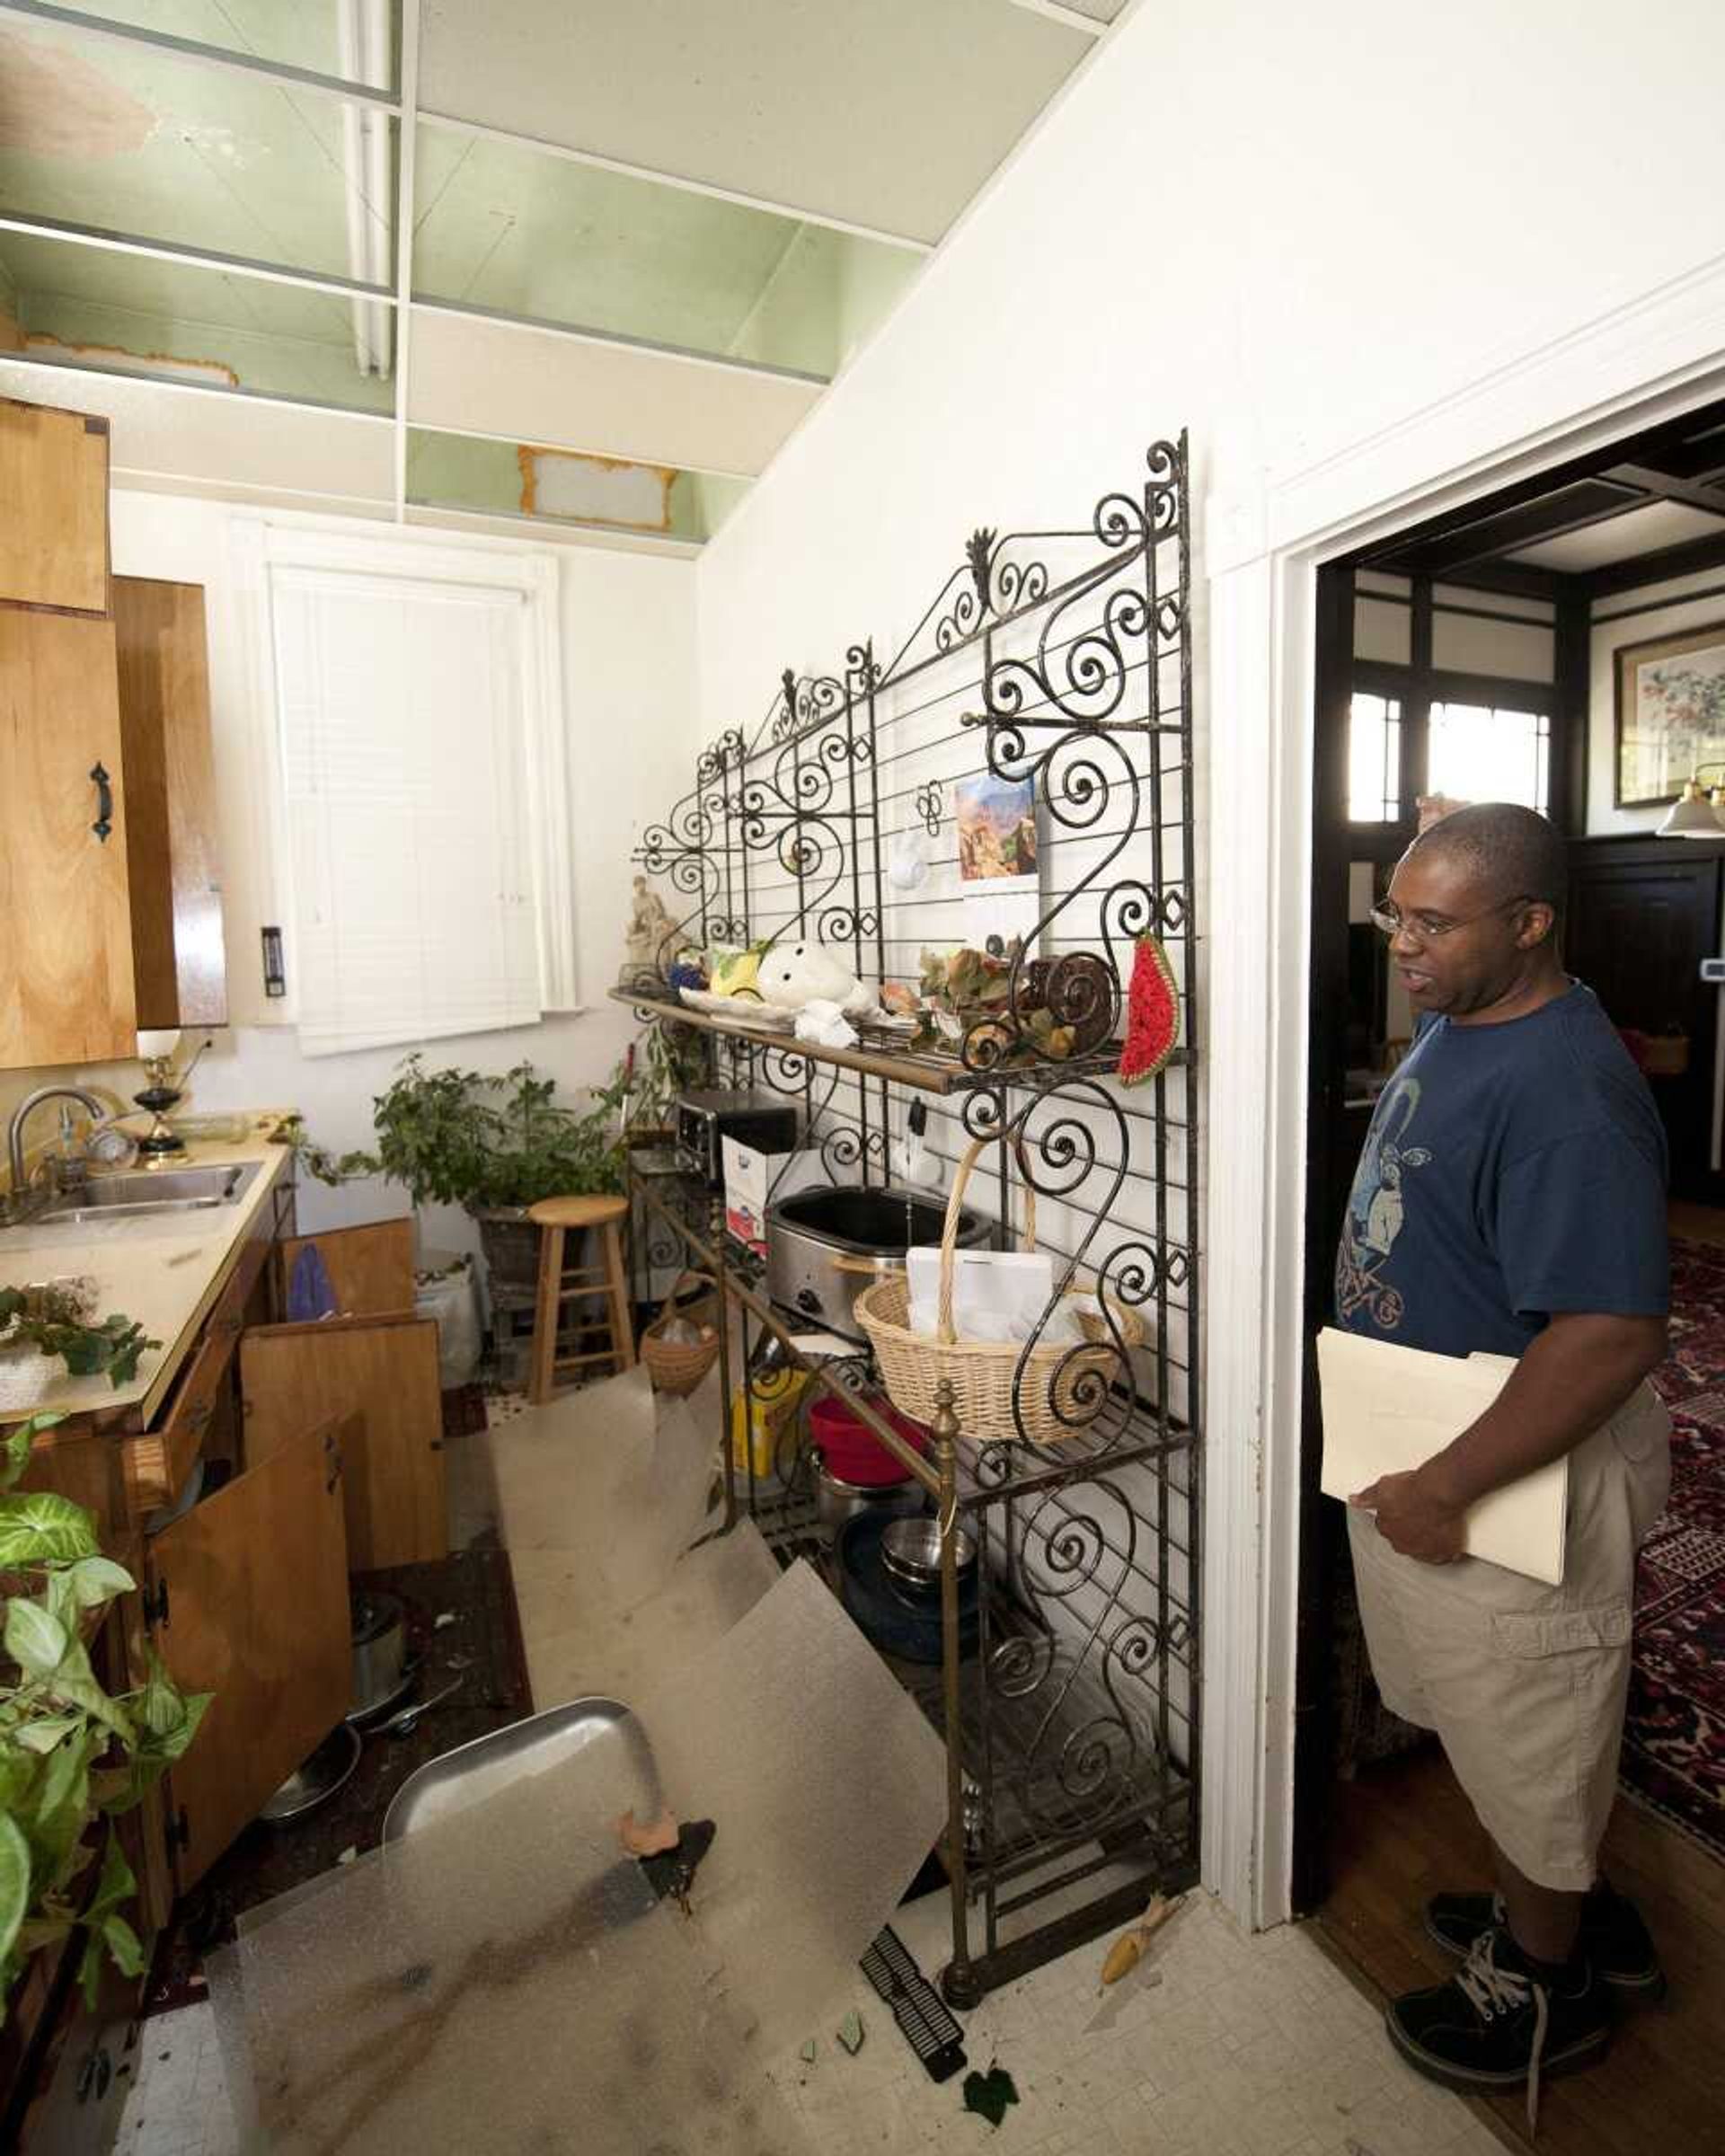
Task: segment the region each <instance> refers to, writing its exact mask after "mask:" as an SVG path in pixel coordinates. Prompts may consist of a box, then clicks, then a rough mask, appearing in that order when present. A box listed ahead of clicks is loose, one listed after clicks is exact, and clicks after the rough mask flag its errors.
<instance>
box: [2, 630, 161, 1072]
mask: <svg viewBox="0 0 1725 2156" xmlns="http://www.w3.org/2000/svg"><path fill="white" fill-rule="evenodd" d="M117 680H118V670H117V667H116V662H115V655H114V627H113V623H111V622H108V621H96V620H90V619H85V618H83V617H81V616H79V615H76V614H47V613H39V612H36V611H33V610H32V609H30V608H26V607H19V606H0V1069H15V1068H17V1067H19V1066H21V1065H31V1064H56V1063H105V1062H111V1061H113V1060H115V1059H117V1058H121V1057H126V1056H133V1055H135V1054H136V1053H137V1002H136V997H135V994H134V989H133V977H132V947H131V912H130V901H129V895H128V883H127V844H128V831H127V823H126V796H125V787H124V782H123V773H124V757H123V754H122V749H121V744H120V725H119V694H118V688H117Z"/></svg>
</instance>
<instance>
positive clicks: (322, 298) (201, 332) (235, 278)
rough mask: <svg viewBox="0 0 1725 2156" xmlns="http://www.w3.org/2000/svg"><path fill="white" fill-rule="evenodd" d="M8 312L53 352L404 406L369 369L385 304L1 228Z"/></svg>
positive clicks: (384, 321)
mask: <svg viewBox="0 0 1725 2156" xmlns="http://www.w3.org/2000/svg"><path fill="white" fill-rule="evenodd" d="M0 314H6V315H9V316H10V317H11V319H12V321H13V323H15V324H16V325H17V328H18V329H19V330H20V331H22V332H23V334H24V335H25V336H26V337H27V338H28V339H29V340H30V342H31V347H32V349H35V348H38V347H40V356H41V357H43V358H54V357H60V358H81V359H84V360H86V361H88V362H90V363H92V364H94V365H98V366H102V367H111V368H112V369H115V370H124V371H126V372H128V373H131V372H137V373H140V374H168V375H176V376H187V375H190V376H201V377H203V378H204V379H206V380H207V381H209V382H211V383H216V384H225V385H226V386H227V387H230V388H237V389H250V390H258V391H261V392H263V393H266V394H268V395H270V396H279V397H292V398H294V399H296V401H298V402H303V403H314V404H337V405H342V406H347V407H350V408H351V409H353V410H355V411H393V410H394V385H393V384H392V383H391V382H390V381H388V380H387V379H385V378H384V377H383V376H379V375H377V374H376V373H363V372H361V370H360V365H359V359H358V349H359V341H358V340H359V332H360V330H361V328H362V327H363V331H364V335H365V338H366V349H367V353H368V354H369V353H370V352H372V351H373V350H374V349H375V350H376V351H377V352H378V353H379V354H380V355H381V357H382V358H383V361H384V363H385V365H386V364H387V358H388V353H389V340H390V338H391V336H392V334H393V331H394V323H393V319H392V316H393V310H392V309H390V308H389V307H387V306H385V305H383V304H382V303H380V302H378V301H375V300H355V299H352V298H349V297H348V296H345V295H342V296H338V295H336V294H333V293H329V292H316V291H311V290H308V289H306V288H305V287H303V286H299V285H289V284H277V283H272V282H270V280H269V279H267V278H256V277H245V276H242V275H239V274H237V273H235V272H233V271H229V270H206V269H201V268H196V267H193V266H192V265H191V264H190V263H184V262H171V261H157V260H155V259H154V258H153V257H150V256H147V255H138V254H125V253H119V252H115V251H114V250H112V249H110V248H106V247H86V246H82V245H79V244H77V243H75V242H73V241H70V240H47V239H41V238H39V237H37V236H35V235H33V234H22V233H13V232H0Z"/></svg>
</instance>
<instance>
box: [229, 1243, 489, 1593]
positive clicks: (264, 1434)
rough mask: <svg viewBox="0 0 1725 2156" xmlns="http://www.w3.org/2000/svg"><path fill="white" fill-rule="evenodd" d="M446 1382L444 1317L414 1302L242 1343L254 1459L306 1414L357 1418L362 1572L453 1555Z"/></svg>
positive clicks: (352, 1541)
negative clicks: (441, 1356)
mask: <svg viewBox="0 0 1725 2156" xmlns="http://www.w3.org/2000/svg"><path fill="white" fill-rule="evenodd" d="M320 1240H327V1239H320ZM441 1384H442V1381H441V1374H440V1372H439V1370H438V1326H437V1321H436V1319H435V1318H417V1317H415V1316H414V1314H413V1312H412V1311H411V1310H406V1311H400V1312H395V1313H394V1314H392V1315H385V1316H381V1317H369V1318H324V1319H323V1320H322V1321H319V1322H317V1323H314V1324H305V1325H266V1326H263V1327H261V1328H260V1329H259V1330H257V1331H255V1332H248V1333H246V1334H245V1335H244V1336H243V1338H242V1339H241V1341H240V1391H241V1393H242V1395H243V1400H244V1402H245V1456H246V1459H247V1461H248V1462H252V1464H253V1465H255V1464H256V1463H258V1462H261V1461H265V1460H269V1459H271V1458H273V1457H274V1455H275V1454H277V1453H278V1452H279V1450H280V1449H281V1447H282V1446H283V1445H288V1444H291V1443H292V1442H293V1440H294V1439H295V1437H296V1435H297V1434H298V1433H299V1432H300V1431H301V1430H303V1429H304V1428H305V1425H306V1423H307V1422H308V1421H311V1420H315V1419H319V1418H329V1417H351V1418H353V1419H352V1421H351V1422H350V1423H349V1425H348V1427H347V1429H346V1432H345V1435H344V1438H343V1443H342V1452H343V1455H344V1458H345V1462H346V1465H345V1469H344V1471H343V1478H342V1480H343V1484H344V1487H345V1490H346V1504H347V1537H348V1562H349V1564H350V1565H351V1566H352V1567H353V1568H354V1570H355V1571H356V1572H366V1571H371V1570H373V1569H375V1568H380V1567H383V1566H385V1565H415V1564H424V1563H428V1562H429V1561H430V1560H433V1559H437V1558H441V1557H447V1555H448V1554H449V1515H448V1498H447V1490H446V1487H445V1475H444V1455H443V1393H442V1389H441Z"/></svg>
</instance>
